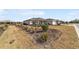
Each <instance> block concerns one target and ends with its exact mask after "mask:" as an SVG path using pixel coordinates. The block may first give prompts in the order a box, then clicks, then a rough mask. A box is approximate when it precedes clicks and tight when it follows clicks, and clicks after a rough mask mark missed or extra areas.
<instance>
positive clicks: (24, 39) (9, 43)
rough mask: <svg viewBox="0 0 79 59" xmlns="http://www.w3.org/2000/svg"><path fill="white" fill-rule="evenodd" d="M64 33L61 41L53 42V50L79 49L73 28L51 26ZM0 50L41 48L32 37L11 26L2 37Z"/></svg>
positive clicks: (78, 40)
mask: <svg viewBox="0 0 79 59" xmlns="http://www.w3.org/2000/svg"><path fill="white" fill-rule="evenodd" d="M49 28H50V29H58V30H60V31H61V32H62V35H61V36H60V38H59V39H57V40H56V41H54V42H52V47H53V48H61V49H63V48H79V39H78V38H77V34H76V32H75V29H74V27H73V26H64V25H63V26H49ZM0 48H22V49H23V48H40V47H39V46H38V44H35V43H34V42H33V40H32V37H31V36H30V35H29V34H28V33H27V32H25V31H23V30H22V29H20V28H18V27H16V26H9V27H8V29H7V30H6V31H4V33H3V34H2V35H1V36H0Z"/></svg>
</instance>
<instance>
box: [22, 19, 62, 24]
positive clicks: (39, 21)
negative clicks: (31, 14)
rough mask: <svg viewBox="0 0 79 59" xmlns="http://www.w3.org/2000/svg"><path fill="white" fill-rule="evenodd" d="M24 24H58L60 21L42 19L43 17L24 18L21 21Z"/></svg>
mask: <svg viewBox="0 0 79 59" xmlns="http://www.w3.org/2000/svg"><path fill="white" fill-rule="evenodd" d="M23 24H25V25H33V24H35V25H41V24H49V25H60V24H61V22H59V21H56V20H49V19H43V18H32V19H29V20H25V21H24V22H23Z"/></svg>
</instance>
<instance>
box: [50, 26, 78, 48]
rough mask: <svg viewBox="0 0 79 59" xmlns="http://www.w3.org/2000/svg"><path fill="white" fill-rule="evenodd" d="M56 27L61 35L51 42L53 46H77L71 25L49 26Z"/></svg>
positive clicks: (76, 39) (76, 38)
mask: <svg viewBox="0 0 79 59" xmlns="http://www.w3.org/2000/svg"><path fill="white" fill-rule="evenodd" d="M50 28H52V29H58V30H60V31H61V32H62V36H61V37H60V38H59V39H58V40H57V41H54V43H53V48H79V39H78V37H77V34H76V31H75V29H74V27H73V26H64V25H63V26H50Z"/></svg>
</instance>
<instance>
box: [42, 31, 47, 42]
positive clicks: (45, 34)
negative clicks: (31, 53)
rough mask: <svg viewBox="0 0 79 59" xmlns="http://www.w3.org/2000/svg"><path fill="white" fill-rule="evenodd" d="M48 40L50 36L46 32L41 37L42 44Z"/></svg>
mask: <svg viewBox="0 0 79 59" xmlns="http://www.w3.org/2000/svg"><path fill="white" fill-rule="evenodd" d="M47 39H48V34H47V33H46V32H45V33H43V34H42V35H41V41H42V42H46V41H47Z"/></svg>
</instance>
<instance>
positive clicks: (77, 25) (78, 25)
mask: <svg viewBox="0 0 79 59" xmlns="http://www.w3.org/2000/svg"><path fill="white" fill-rule="evenodd" d="M74 27H75V30H76V33H77V35H78V38H79V24H74Z"/></svg>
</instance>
